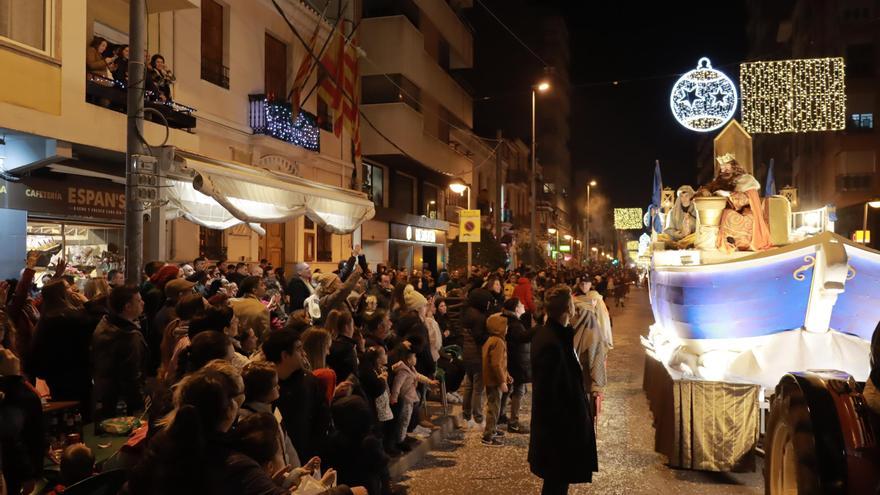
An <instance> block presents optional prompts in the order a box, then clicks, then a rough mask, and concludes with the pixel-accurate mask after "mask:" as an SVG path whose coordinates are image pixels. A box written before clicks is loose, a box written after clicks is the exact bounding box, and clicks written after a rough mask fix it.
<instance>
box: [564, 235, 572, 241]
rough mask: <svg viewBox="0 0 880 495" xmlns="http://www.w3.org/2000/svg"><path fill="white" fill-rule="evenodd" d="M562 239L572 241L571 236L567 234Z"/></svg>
mask: <svg viewBox="0 0 880 495" xmlns="http://www.w3.org/2000/svg"><path fill="white" fill-rule="evenodd" d="M562 238H563V239H565V240H566V241H570V240H571V234H565V235H564V236H562Z"/></svg>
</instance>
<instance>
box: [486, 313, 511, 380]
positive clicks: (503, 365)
mask: <svg viewBox="0 0 880 495" xmlns="http://www.w3.org/2000/svg"><path fill="white" fill-rule="evenodd" d="M486 332H487V333H488V334H489V338H487V339H486V342H485V343H484V344H483V385H485V386H487V387H500V386H501V385H502V384H504V383H506V382H507V342H506V341H505V338H506V337H507V318H505V317H504V316H502V315H501V313H495V314H493V315H492V316H490V317H489V318H487V319H486Z"/></svg>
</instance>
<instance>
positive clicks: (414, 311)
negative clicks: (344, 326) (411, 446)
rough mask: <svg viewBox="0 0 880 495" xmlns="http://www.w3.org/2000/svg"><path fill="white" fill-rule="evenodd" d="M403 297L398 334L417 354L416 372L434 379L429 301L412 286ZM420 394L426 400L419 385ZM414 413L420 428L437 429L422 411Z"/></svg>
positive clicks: (405, 290)
mask: <svg viewBox="0 0 880 495" xmlns="http://www.w3.org/2000/svg"><path fill="white" fill-rule="evenodd" d="M403 297H404V301H405V304H406V306H405V311H403V312H402V313H401V316H400V318H399V319H398V321H397V333H398V335H399V336H400V338H401V339H402V340H403V341H406V342H408V343H409V345H410V347H409V348H410V349H411V350H412V351H413V352H414V353H416V365H415V366H416V371H417V372H418V373H419V374H421V375H424V376H428V377H432V376H434V374H435V373H436V370H437V361H436V360H435V359H433V357H432V355H431V342H430V336H429V334H428V327H427V325H426V322H425V319H426V318H427V314H428V306H429V304H428V300H427V299H425V296H423V295H422V294H421V293H420V292H418V291H417V290H415V288H414V287H413V286H412V285H407V286H406V288H405V289H404V294H403ZM420 383H421V382H420ZM418 393H419V396H420V397H422V398H424V395H425V389H424V386H422V385H421V384H420V385H418ZM414 412H415V419H417V420H418V421H417V422H418V425H419V426H421V427H422V428H426V429H428V430H434V429H436V428H437V427H436V425H434V424H433V423H431V421H430V420H429V419H428V418H422V417H421V414H422V411H421V409H414Z"/></svg>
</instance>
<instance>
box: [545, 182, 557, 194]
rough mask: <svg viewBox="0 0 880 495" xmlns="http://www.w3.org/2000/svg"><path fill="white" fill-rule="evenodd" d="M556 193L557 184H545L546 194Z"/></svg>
mask: <svg viewBox="0 0 880 495" xmlns="http://www.w3.org/2000/svg"><path fill="white" fill-rule="evenodd" d="M555 192H556V184H554V183H552V182H545V183H544V194H553V193H555Z"/></svg>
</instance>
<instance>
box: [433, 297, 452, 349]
mask: <svg viewBox="0 0 880 495" xmlns="http://www.w3.org/2000/svg"><path fill="white" fill-rule="evenodd" d="M433 316H434V321H436V322H437V326H438V327H439V328H440V336H441V337H442V343H444V344H445V342H446V339H447V338H449V335H450V333H451V330H452V322H451V321H449V307H448V306H447V304H446V298H443V297H437V298H434V314H433ZM441 347H442V345H441Z"/></svg>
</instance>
